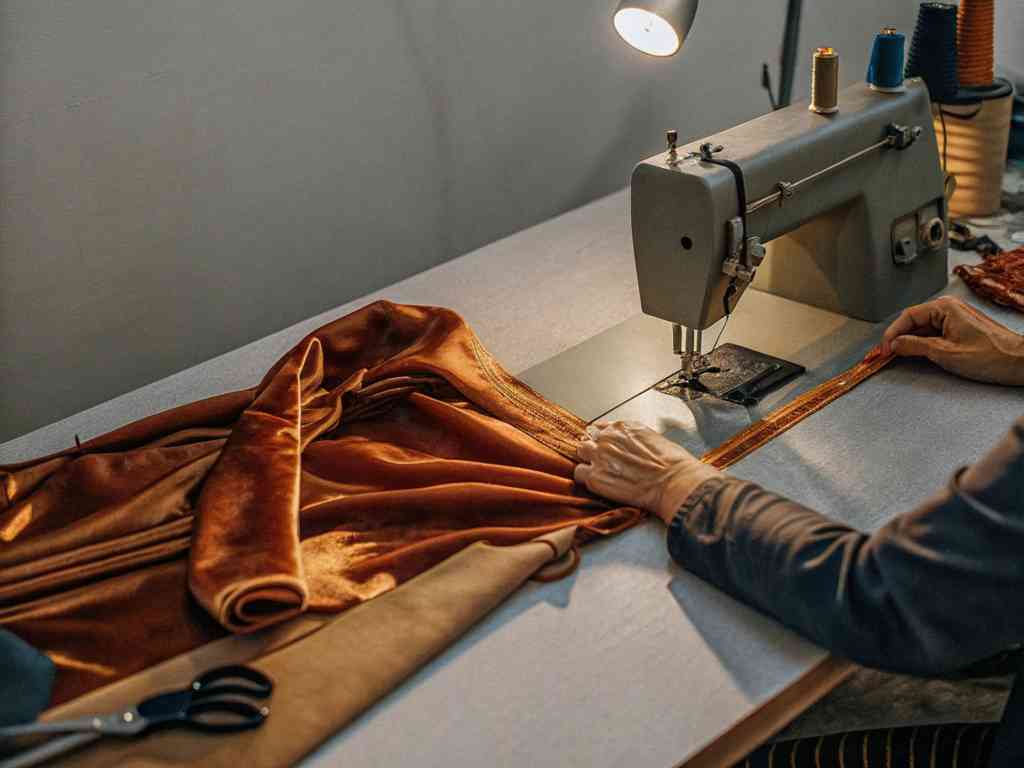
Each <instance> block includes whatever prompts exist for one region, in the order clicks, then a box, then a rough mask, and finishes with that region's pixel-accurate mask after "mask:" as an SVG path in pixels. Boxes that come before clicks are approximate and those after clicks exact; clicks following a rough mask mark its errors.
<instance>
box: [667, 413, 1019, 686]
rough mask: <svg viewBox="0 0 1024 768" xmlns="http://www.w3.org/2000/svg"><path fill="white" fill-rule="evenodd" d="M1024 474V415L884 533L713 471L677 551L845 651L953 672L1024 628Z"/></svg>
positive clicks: (674, 533)
mask: <svg viewBox="0 0 1024 768" xmlns="http://www.w3.org/2000/svg"><path fill="white" fill-rule="evenodd" d="M1021 483H1024V426H1022V425H1021V424H1019V425H1018V427H1017V428H1016V430H1015V432H1013V433H1011V435H1010V436H1009V437H1008V438H1007V440H1005V441H1004V443H1003V444H1001V446H1000V447H999V448H997V450H995V451H993V452H992V454H990V455H989V456H988V457H986V459H985V460H984V461H982V462H979V464H978V465H976V466H975V467H973V468H972V469H971V470H968V472H966V473H965V474H964V475H962V476H961V477H960V484H959V485H958V484H957V483H956V481H954V482H953V483H951V485H950V487H949V488H947V490H946V491H945V492H943V493H942V494H940V495H938V496H936V497H935V498H933V499H931V500H930V501H928V502H927V503H925V504H924V505H922V506H921V507H920V508H919V509H918V510H915V511H914V512H912V513H908V514H906V515H903V516H901V517H899V518H897V519H896V520H894V521H893V522H892V523H890V524H889V525H887V526H886V527H885V528H883V529H881V530H880V531H878V532H877V533H875V534H873V535H870V536H869V535H866V534H863V533H860V532H858V531H854V530H852V529H851V528H849V527H848V526H845V525H842V524H840V523H837V522H835V521H832V520H829V519H828V518H826V517H824V516H823V515H821V514H819V513H817V512H815V511H813V510H810V509H807V508H805V507H802V506H800V505H799V504H796V503H794V502H792V501H789V500H787V499H784V498H782V497H780V496H777V495H776V494H773V493H770V492H768V491H765V490H764V489H762V488H760V487H758V486H756V485H754V484H752V483H745V482H742V481H740V480H737V479H731V478H727V477H721V478H713V479H711V480H708V481H707V482H705V483H704V484H703V485H702V486H700V487H699V488H698V489H697V490H696V491H694V492H693V493H692V494H691V496H690V497H689V498H688V499H687V500H686V502H685V503H684V504H683V505H682V507H681V509H680V512H679V514H678V515H677V516H676V518H675V519H674V520H673V522H672V525H671V526H670V529H669V550H670V552H671V554H672V556H673V558H674V559H676V560H677V561H678V562H680V564H682V565H683V566H684V567H686V568H687V569H689V570H692V571H693V572H695V573H696V574H698V575H699V576H701V577H703V578H705V579H706V580H708V581H710V582H712V583H714V584H715V585H717V586H718V587H720V588H721V589H723V590H725V591H727V592H729V593H730V594H732V595H734V596H736V597H737V598H739V599H741V600H743V601H745V602H748V603H750V604H752V605H754V606H756V607H758V608H760V609H761V610H763V611H765V612H766V613H769V614H771V615H773V616H775V617H776V618H778V619H779V620H780V621H782V622H783V623H784V624H787V625H788V626H790V627H792V628H793V629H795V630H796V631H797V632H799V633H800V634H802V635H804V636H805V637H807V638H809V639H811V640H813V641H814V642H816V643H818V644H819V645H822V646H824V647H825V648H827V649H829V650H831V651H833V652H835V653H838V654H840V655H842V656H845V657H847V658H850V659H852V660H854V661H857V662H859V663H861V664H865V665H869V666H874V667H879V668H884V669H892V670H896V671H902V672H916V673H921V674H936V673H946V672H950V671H954V670H956V669H959V668H961V667H963V666H965V665H967V664H969V663H971V662H974V661H976V660H978V659H981V658H984V657H986V656H989V655H991V654H993V653H997V652H998V651H1000V650H1002V649H1003V648H1005V647H1007V646H1008V645H1011V644H1013V643H1015V642H1020V641H1021V640H1024V619H1022V618H1021V613H1022V612H1021V611H1020V610H1018V606H1019V600H1020V595H1021V594H1024V560H1022V559H1021V557H1020V554H1019V553H1020V552H1021V551H1024V515H1022V513H1021V511H1020V510H1019V509H1018V508H1017V507H1019V499H1020V498H1021V495H1020V494H1021V493H1022V490H1021V487H1020V486H1021ZM1007 504H1008V505H1009V506H1002V505H1007ZM982 628H983V629H982ZM979 629H982V631H979Z"/></svg>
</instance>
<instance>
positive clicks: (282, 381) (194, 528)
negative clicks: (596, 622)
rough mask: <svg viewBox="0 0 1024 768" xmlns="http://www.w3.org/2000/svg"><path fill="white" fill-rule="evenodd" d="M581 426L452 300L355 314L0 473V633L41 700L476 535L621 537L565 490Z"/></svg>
mask: <svg viewBox="0 0 1024 768" xmlns="http://www.w3.org/2000/svg"><path fill="white" fill-rule="evenodd" d="M583 428H584V424H583V423H582V422H581V421H580V420H579V419H578V418H576V417H575V416H573V415H572V414H570V413H567V412H566V411H564V410H563V409H561V408H559V407H557V406H555V405H553V404H552V403H549V402H547V401H545V400H544V399H543V398H542V397H540V396H539V395H538V394H536V393H535V392H533V391H532V390H530V389H529V388H528V387H526V386H525V385H524V384H522V383H521V382H519V381H517V380H516V379H515V378H513V377H512V376H510V375H509V374H508V373H507V372H506V371H504V369H502V367H501V366H500V365H499V364H498V363H497V362H496V361H495V360H494V359H493V358H492V357H491V356H490V355H489V354H488V353H487V351H486V350H485V349H484V348H483V347H482V346H481V345H480V343H479V341H478V340H477V339H476V337H475V335H474V334H473V332H472V331H471V330H470V329H469V327H468V326H467V325H466V324H465V322H464V321H463V320H462V319H461V318H460V317H459V316H458V315H456V314H455V313H454V312H451V311H449V310H445V309H438V308H431V307H415V306H402V305H396V304H391V303H388V302H377V303H375V304H371V305H369V306H367V307H365V308H363V309H361V310H359V311H357V312H354V313H353V314H351V315H348V316H347V317H344V318H341V319H340V320H337V321H335V322H333V323H330V324H328V325H326V326H324V327H323V328H321V329H319V330H317V331H315V332H314V333H312V334H311V335H310V336H308V337H307V338H305V339H303V340H302V341H301V342H300V343H299V344H298V345H297V346H296V347H295V348H294V349H292V350H291V352H289V353H288V354H287V355H285V356H284V357H283V358H282V359H281V360H279V361H278V362H277V363H276V364H275V365H274V366H273V367H272V368H271V370H270V371H269V372H268V373H267V375H266V376H265V377H264V379H263V381H262V382H261V383H260V384H259V385H258V386H257V387H255V388H254V389H250V390H244V391H241V392H235V393H231V394H227V395H223V396H221V397H216V398H211V399H208V400H203V401H199V402H196V403H192V404H189V405H185V406H182V407H179V408H175V409H173V410H170V411H167V412H165V413H162V414H158V415H156V416H153V417H150V418H148V419H143V420H141V421H139V422H136V423H134V424H130V425H128V426H126V427H123V428H122V429H119V430H116V431H114V432H111V433H109V434H107V435H104V436H102V437H99V438H96V439H94V440H91V441H90V442H87V443H84V444H82V445H81V446H77V447H75V448H73V449H69V450H67V451H65V452H62V453H60V454H56V455H53V456H49V457H45V458H41V459H38V460H36V461H30V462H26V463H23V464H19V465H15V466H7V467H0V625H2V626H4V627H5V628H7V629H10V630H11V631H13V632H14V633H15V634H18V635H19V636H21V637H22V638H23V639H25V640H26V641H27V642H29V643H31V644H32V645H34V646H35V647H37V648H39V649H41V650H43V651H44V652H46V653H47V654H48V655H49V656H50V657H51V658H52V659H53V660H54V661H55V663H56V664H57V667H58V678H57V686H56V690H55V694H54V701H53V703H54V704H57V703H60V702H62V701H66V700H68V699H70V698H73V697H75V696H77V695H79V694H82V693H85V692H87V691H89V690H92V689H94V688H96V687H98V686H100V685H104V684H106V683H109V682H113V681H114V680H117V679H120V678H122V677H125V676H126V675H129V674H132V673H134V672H137V671H139V670H141V669H144V668H146V667H148V666H151V665H152V664H155V663H156V662H159V661H161V660H163V659H166V658H169V657H171V656H174V655H176V654H179V653H182V652H185V651H188V650H190V649H192V648H195V647H197V646H199V645H201V644H203V643H205V642H208V641H210V640H212V639H214V638H216V637H219V636H222V635H223V634H225V633H226V632H247V631H251V630H255V629H259V628H261V627H264V626H267V625H269V624H273V623H276V622H280V621H284V620H286V619H288V618H289V617H292V616H295V615H297V614H299V613H302V612H303V611H307V610H314V611H332V612H337V611H342V610H344V609H346V608H348V607H350V606H353V605H355V604H357V603H359V602H362V601H365V600H368V599H370V598H372V597H374V596H376V595H379V594H381V593H383V592H386V591H388V590H390V589H392V588H393V587H395V586H396V585H398V584H400V583H402V582H404V581H406V580H407V579H409V578H411V577H412V576H415V575H416V574H418V573H421V572H422V571H424V570H426V569H428V568H430V567H431V566H433V565H434V564H436V563H438V562H440V561H442V560H443V559H445V558H447V557H448V556H450V555H452V554H453V553H455V552H457V551H458V550H460V549H462V548H464V547H465V546H467V545H468V544H471V543H472V542H475V541H482V540H485V541H489V542H491V543H494V544H513V543H519V542H523V541H527V540H529V539H532V538H534V537H536V536H539V535H541V534H544V533H546V532H549V531H552V530H557V529H559V528H562V527H566V526H570V525H578V526H579V529H578V533H577V538H578V540H579V541H581V542H582V541H586V540H588V539H589V538H592V537H594V536H600V535H609V534H612V533H615V532H618V531H621V530H623V529H624V528H626V527H628V526H629V525H632V524H633V523H635V522H637V521H638V520H639V519H640V518H641V516H642V515H641V513H640V512H639V511H637V510H635V509H630V508H614V507H610V506H609V505H607V504H606V503H605V502H602V501H600V500H598V499H595V498H593V497H591V496H588V495H587V494H585V493H584V492H582V491H580V490H579V489H577V488H576V487H574V484H573V481H572V470H573V465H574V462H573V458H574V456H575V449H576V445H577V443H578V441H579V439H580V438H581V436H582V434H583Z"/></svg>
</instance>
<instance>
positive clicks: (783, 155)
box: [631, 80, 948, 402]
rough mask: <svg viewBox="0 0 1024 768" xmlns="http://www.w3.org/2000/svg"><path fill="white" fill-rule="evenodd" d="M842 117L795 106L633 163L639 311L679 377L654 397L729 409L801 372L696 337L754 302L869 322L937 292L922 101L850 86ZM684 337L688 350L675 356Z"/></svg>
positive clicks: (938, 190)
mask: <svg viewBox="0 0 1024 768" xmlns="http://www.w3.org/2000/svg"><path fill="white" fill-rule="evenodd" d="M838 105H839V110H838V112H837V113H835V114H830V115H822V114H817V113H815V112H813V111H810V110H808V108H807V106H806V105H795V106H792V107H788V108H786V109H783V110H779V111H777V112H773V113H770V114H768V115H765V116H764V117H760V118H758V119H756V120H752V121H751V122H749V123H746V124H744V125H740V126H737V127H735V128H732V129H730V130H727V131H724V132H722V133H720V134H717V135H715V136H712V137H710V138H708V139H705V140H703V141H698V142H694V143H693V144H689V145H686V146H677V145H676V137H675V135H674V133H673V132H669V134H668V149H667V151H666V152H663V153H661V154H658V155H655V156H654V157H651V158H649V159H647V160H645V161H643V162H641V163H640V164H639V165H638V166H637V167H636V169H635V170H634V171H633V178H632V201H631V208H632V226H633V245H634V251H635V255H636V270H637V278H638V282H639V286H640V297H641V303H642V307H643V311H644V313H645V314H647V315H651V316H654V317H657V318H661V319H662V320H666V321H668V322H669V323H672V326H673V344H674V351H675V352H676V354H679V355H680V356H681V360H682V371H681V374H680V376H679V377H677V378H676V379H675V380H673V381H670V382H666V383H663V384H662V385H660V386H659V389H660V390H661V391H668V392H673V391H676V392H678V391H682V390H684V389H687V388H695V389H704V390H705V391H709V392H711V393H712V394H716V395H719V396H725V397H727V399H732V400H737V401H740V402H743V401H745V400H752V399H756V395H757V393H758V391H760V390H763V389H766V388H770V387H771V386H774V385H777V384H778V383H780V382H781V381H783V380H785V379H787V378H790V377H792V376H793V375H796V374H798V373H800V372H801V371H802V369H801V368H800V367H799V366H793V365H790V364H788V363H786V361H784V360H778V359H776V358H767V357H766V356H763V355H758V354H757V353H752V352H751V351H750V350H745V349H743V348H741V347H734V346H732V345H730V346H728V347H727V348H721V349H718V350H716V351H715V353H714V354H713V355H712V356H710V357H704V356H702V355H701V354H700V353H701V349H702V339H701V336H702V331H703V330H704V329H707V328H708V327H709V326H711V325H713V324H714V323H716V322H718V321H720V320H722V318H724V317H726V316H727V315H729V314H730V313H731V312H732V310H733V309H734V308H735V307H736V305H737V303H738V302H740V301H741V300H742V298H743V295H744V293H745V292H746V291H747V290H748V289H749V288H751V287H753V288H755V289H759V290H761V291H766V292H769V293H773V294H777V295H779V296H783V297H786V298H789V299H793V300H795V301H798V302H802V303H805V304H811V305H814V306H818V307H822V308H824V309H827V310H831V311H833V312H836V313H839V314H842V315H847V316H849V317H853V318H857V319H861V320H868V321H872V322H878V321H881V320H883V319H885V318H886V317H888V316H890V315H892V314H893V313H895V312H897V311H898V310H900V309H902V308H904V307H906V306H909V305H911V304H914V303H918V302H921V301H923V300H925V299H927V298H928V297H929V296H931V295H932V294H934V293H935V292H937V291H939V290H940V289H942V288H943V287H944V286H945V285H946V282H947V279H948V277H947V247H948V241H947V236H946V215H947V214H946V202H945V196H944V178H943V173H942V170H941V168H940V164H939V155H938V147H937V144H936V138H935V132H934V129H933V127H932V117H931V109H930V101H929V98H928V91H927V89H926V88H925V86H924V84H923V83H922V82H921V81H920V80H908V81H907V82H906V88H905V90H904V91H903V92H902V93H878V92H875V91H872V90H870V89H869V88H868V87H867V86H865V85H864V84H863V83H861V84H857V85H854V86H851V87H849V88H847V89H845V90H842V91H840V93H839V100H838ZM684 337H685V341H684Z"/></svg>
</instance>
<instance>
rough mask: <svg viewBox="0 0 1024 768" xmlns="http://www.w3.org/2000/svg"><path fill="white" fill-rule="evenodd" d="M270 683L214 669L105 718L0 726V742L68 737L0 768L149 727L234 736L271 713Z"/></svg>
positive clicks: (233, 668)
mask: <svg viewBox="0 0 1024 768" xmlns="http://www.w3.org/2000/svg"><path fill="white" fill-rule="evenodd" d="M273 690H274V684H273V683H272V682H271V680H270V678H269V677H267V676H266V675H264V674H263V673H262V672H259V671H258V670H255V669H253V668H252V667H246V666H242V665H237V664H232V665H228V666H223V667H215V668H214V669H211V670H209V671H208V672H205V673H203V674H202V675H200V676H199V677H197V678H196V679H195V680H193V681H192V683H191V684H190V685H189V686H188V687H187V688H182V689H181V690H177V691H168V692H166V693H158V694H156V695H155V696H150V697H149V698H147V699H143V700H142V701H140V702H139V703H138V704H136V705H135V706H134V707H132V708H130V709H124V710H121V711H119V712H112V713H110V714H106V715H93V716H91V717H82V718H76V719H74V720H59V721H55V722H49V723H28V724H25V725H13V726H10V727H8V728H0V743H3V742H5V741H9V740H11V739H16V738H21V737H31V736H37V735H46V734H67V735H66V736H61V737H59V738H56V739H52V740H51V741H48V742H46V743H44V744H42V745H40V746H38V747H34V748H31V749H27V750H24V751H22V752H19V753H17V754H15V755H13V756H12V757H9V758H3V757H0V768H28V766H32V765H38V764H39V763H41V762H43V761H45V760H49V759H50V758H52V757H56V756H57V755H62V754H64V753H65V752H69V751H71V750H72V749H77V748H78V747H81V746H83V745H85V744H88V743H90V742H93V741H95V740H97V739H99V738H100V737H102V736H120V737H129V736H139V735H141V734H143V733H145V732H147V731H150V730H152V729H154V728H175V727H178V728H188V729H191V730H194V731H203V732H206V733H234V732H236V731H247V730H249V729H251V728H259V727H260V726H261V725H262V724H263V721H264V720H266V719H267V716H268V715H269V714H270V708H269V707H267V706H266V705H265V704H263V703H262V702H261V700H262V699H266V698H268V697H269V696H270V694H271V692H273Z"/></svg>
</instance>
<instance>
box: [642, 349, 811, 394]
mask: <svg viewBox="0 0 1024 768" xmlns="http://www.w3.org/2000/svg"><path fill="white" fill-rule="evenodd" d="M687 362H688V363H689V364H687V363H686V362H684V368H683V370H680V371H679V373H676V374H673V375H672V376H669V377H668V378H667V379H665V380H664V381H662V382H661V383H659V384H657V385H656V386H655V389H656V390H657V391H658V392H661V393H663V394H666V395H670V396H672V397H678V398H681V399H683V400H695V399H697V398H700V397H703V396H711V397H717V398H720V399H722V400H727V401H729V402H732V403H737V404H739V405H744V406H753V405H757V404H758V402H760V400H761V398H762V397H764V395H766V394H767V393H768V392H770V391H771V390H773V389H775V388H776V387H779V386H781V385H782V384H784V383H786V382H787V381H790V380H791V379H793V378H795V377H797V376H799V375H800V374H802V373H803V372H804V370H805V369H804V367H803V366H801V365H796V364H795V363H790V362H789V361H787V360H783V359H781V358H778V357H772V356H771V355H766V354H763V353H761V352H756V351H755V350H753V349H747V348H746V347H741V346H739V345H737V344H723V345H722V346H720V347H718V348H717V349H715V350H714V351H713V352H710V353H709V354H707V355H701V356H700V357H699V358H698V359H696V360H690V361H687Z"/></svg>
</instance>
